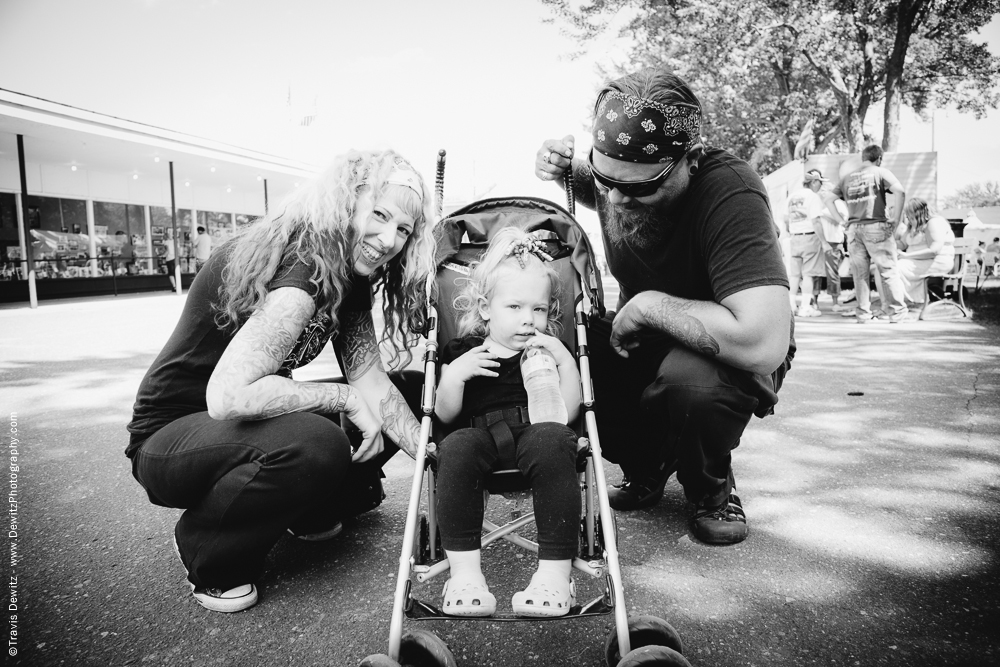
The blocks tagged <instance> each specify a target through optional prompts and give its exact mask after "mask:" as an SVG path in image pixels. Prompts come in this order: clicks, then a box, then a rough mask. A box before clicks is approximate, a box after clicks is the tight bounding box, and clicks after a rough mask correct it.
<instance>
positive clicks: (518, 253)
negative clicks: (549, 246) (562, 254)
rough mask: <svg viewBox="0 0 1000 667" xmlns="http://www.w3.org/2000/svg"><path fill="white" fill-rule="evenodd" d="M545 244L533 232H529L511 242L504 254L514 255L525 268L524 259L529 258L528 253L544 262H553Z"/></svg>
mask: <svg viewBox="0 0 1000 667" xmlns="http://www.w3.org/2000/svg"><path fill="white" fill-rule="evenodd" d="M544 248H545V246H544V245H543V244H542V242H541V241H539V240H538V239H537V238H535V236H533V235H532V234H528V235H527V236H525V237H524V238H523V239H521V240H519V241H515V242H514V243H511V244H510V245H509V246H508V247H507V250H506V252H504V254H505V255H506V256H507V257H514V259H516V260H517V263H518V264H519V265H520V266H521V268H522V269H523V268H524V260H525V259H526V258H527V255H528V253H531V254H532V255H534V256H535V257H537V258H538V259H540V260H542V261H543V262H551V261H552V255H550V254H548V253H547V252H545V250H544Z"/></svg>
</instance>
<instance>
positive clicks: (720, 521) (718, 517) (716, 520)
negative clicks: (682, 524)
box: [691, 493, 750, 544]
mask: <svg viewBox="0 0 1000 667" xmlns="http://www.w3.org/2000/svg"><path fill="white" fill-rule="evenodd" d="M691 532H692V533H694V536H695V537H697V538H698V539H699V540H701V541H702V542H704V543H706V544H736V543H737V542H742V541H743V540H745V539H746V538H747V535H749V534H750V527H749V526H748V525H747V515H746V513H745V512H744V511H743V505H742V504H741V503H740V498H739V496H737V495H736V494H735V493H731V494H729V500H728V501H727V502H724V503H722V504H721V505H718V506H715V507H705V506H704V505H702V504H700V503H699V505H698V506H697V507H696V508H695V513H694V516H693V517H691Z"/></svg>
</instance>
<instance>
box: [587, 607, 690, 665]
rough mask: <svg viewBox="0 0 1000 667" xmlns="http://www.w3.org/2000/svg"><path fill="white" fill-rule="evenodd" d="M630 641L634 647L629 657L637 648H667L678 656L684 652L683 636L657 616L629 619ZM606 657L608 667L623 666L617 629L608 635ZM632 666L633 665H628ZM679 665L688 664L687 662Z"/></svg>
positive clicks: (605, 649) (669, 663) (605, 648)
mask: <svg viewBox="0 0 1000 667" xmlns="http://www.w3.org/2000/svg"><path fill="white" fill-rule="evenodd" d="M628 639H629V643H630V644H631V645H632V650H631V651H630V652H629V653H628V655H632V654H633V653H635V651H636V649H637V648H642V647H646V646H650V647H654V646H658V647H666V648H669V649H670V650H671V652H673V653H677V654H678V655H679V654H681V653H682V652H683V651H684V645H683V643H682V642H681V636H680V634H678V633H677V631H676V630H674V628H673V626H672V625H670V624H669V623H667V622H666V621H664V620H663V619H662V618H657V617H656V616H632V617H630V618H629V619H628ZM604 656H605V658H607V662H608V667H619V666H620V665H622V664H623V662H622V661H623V658H622V656H621V653H620V652H619V650H618V632H617V631H616V629H615V628H612V629H611V633H610V634H609V635H608V641H607V643H606V644H605V646H604ZM628 664H632V663H628ZM635 664H637V665H638V664H643V665H645V664H650V665H655V664H661V663H655V662H650V663H635ZM662 664H664V665H672V664H674V663H671V662H664V663H662ZM677 664H684V665H686V664H687V661H684V662H683V663H677Z"/></svg>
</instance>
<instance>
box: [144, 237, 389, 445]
mask: <svg viewBox="0 0 1000 667" xmlns="http://www.w3.org/2000/svg"><path fill="white" fill-rule="evenodd" d="M230 250H231V246H229V244H226V245H224V246H222V247H221V248H219V249H218V250H217V251H216V252H214V253H212V257H211V258H210V259H209V260H208V262H207V263H206V264H205V266H203V267H202V268H201V270H200V271H199V272H198V276H197V277H196V278H195V280H194V282H193V283H191V289H190V291H189V292H188V296H187V301H186V303H185V304H184V309H183V311H182V312H181V317H180V320H178V322H177V326H176V327H175V328H174V332H173V333H172V334H171V336H170V339H169V340H168V341H167V344H166V345H165V346H164V347H163V350H162V351H161V352H160V354H159V356H157V357H156V360H155V361H154V362H153V365H152V366H150V368H149V370H148V371H147V372H146V376H145V377H144V378H143V379H142V383H141V384H140V385H139V391H138V394H137V395H136V399H135V405H134V406H133V411H132V421H131V422H129V424H128V426H127V428H128V431H129V432H130V433H131V434H132V437H131V438H130V440H129V445H128V447H127V448H126V450H125V455H126V456H128V457H130V458H131V457H132V456H133V455H134V454H135V451H136V450H137V449H138V448H139V446H140V445H141V444H142V443H143V442H144V441H145V440H146V439H147V438H148V437H149V436H151V435H152V434H153V433H155V432H156V431H157V430H159V429H160V428H162V427H164V426H166V425H167V424H169V423H170V422H172V421H174V420H175V419H179V418H180V417H184V416H187V415H190V414H194V413H196V412H204V411H206V410H208V405H207V403H206V398H205V392H206V390H207V388H208V380H209V378H211V377H212V372H213V371H214V370H215V367H216V365H217V364H218V363H219V358H220V357H222V353H223V352H225V350H226V348H227V347H228V346H229V343H230V341H232V339H233V336H234V335H235V332H230V331H223V330H221V329H219V327H218V325H217V324H216V323H215V316H216V309H215V305H216V304H217V303H218V298H219V288H220V287H221V286H222V271H223V269H225V267H226V263H227V262H228V260H229V255H230V252H229V251H230ZM312 271H313V270H312V267H311V266H310V265H308V264H304V263H302V262H301V261H298V260H295V259H292V260H289V261H288V262H286V263H285V264H283V265H282V266H280V267H278V270H277V271H276V272H275V275H276V278H275V279H274V280H272V281H271V282H270V283H269V285H268V289H269V290H275V289H278V288H279V287H297V288H299V289H302V290H305V291H306V292H308V293H309V294H310V295H312V296H313V297H315V296H316V293H317V288H316V286H315V285H314V284H313V283H312V282H310V280H309V279H310V277H311V276H312ZM348 287H349V291H348V292H347V294H346V295H345V296H344V299H343V300H342V301H341V303H340V308H339V310H338V318H339V319H340V320H341V321H343V319H344V315H345V314H346V313H348V312H367V311H370V310H371V308H372V301H373V299H372V288H371V284H370V283H369V282H368V279H367V278H366V277H363V276H352V279H351V282H350V284H349V285H348ZM337 333H338V332H337V331H336V330H334V329H333V326H332V320H331V319H330V316H329V315H328V314H326V313H319V312H317V313H316V314H315V315H314V316H313V318H312V320H310V322H309V323H308V324H307V325H306V327H305V329H304V330H303V332H302V334H301V335H300V336H299V339H298V341H297V342H296V344H295V347H294V348H293V349H292V351H291V352H289V354H288V356H287V357H286V358H285V361H284V363H282V365H281V368H280V370H279V371H278V375H282V376H284V377H289V378H290V377H291V372H292V370H293V369H295V368H298V367H300V366H304V365H305V364H307V363H309V362H310V361H312V360H313V359H315V358H316V356H317V355H318V354H319V353H320V352H321V351H322V350H323V347H324V346H325V345H326V342H327V341H328V340H333V341H336V339H337Z"/></svg>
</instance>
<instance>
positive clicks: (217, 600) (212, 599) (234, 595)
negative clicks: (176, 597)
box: [173, 537, 257, 614]
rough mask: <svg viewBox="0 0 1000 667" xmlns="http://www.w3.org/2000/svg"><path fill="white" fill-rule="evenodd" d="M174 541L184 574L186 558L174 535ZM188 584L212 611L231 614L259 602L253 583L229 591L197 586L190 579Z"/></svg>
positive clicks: (198, 599) (200, 601) (199, 599)
mask: <svg viewBox="0 0 1000 667" xmlns="http://www.w3.org/2000/svg"><path fill="white" fill-rule="evenodd" d="M173 542H174V552H175V553H176V554H177V559H178V560H179V561H180V562H181V565H182V566H184V574H187V566H185V565H184V559H183V558H181V549H180V547H178V546H177V538H176V537H174V539H173ZM188 585H189V586H191V595H192V596H194V599H195V600H197V601H198V604H200V605H201V606H202V607H204V608H205V609H209V610H211V611H220V612H223V613H225V614H231V613H233V612H237V611H243V610H244V609H249V608H250V607H252V606H254V605H255V604H257V587H256V586H254V585H253V584H243V585H242V586H237V587H236V588H230V589H229V590H228V591H223V590H222V589H219V588H196V587H195V585H194V584H192V583H191V582H190V581H189V582H188Z"/></svg>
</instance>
